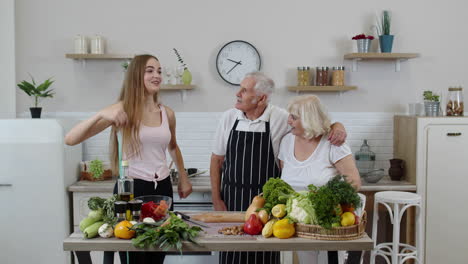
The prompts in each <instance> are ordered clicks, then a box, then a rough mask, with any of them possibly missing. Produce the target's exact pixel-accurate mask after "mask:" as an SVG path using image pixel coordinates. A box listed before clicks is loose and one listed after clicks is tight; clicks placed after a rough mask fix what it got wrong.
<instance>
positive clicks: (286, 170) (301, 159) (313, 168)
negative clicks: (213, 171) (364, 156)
mask: <svg viewBox="0 0 468 264" xmlns="http://www.w3.org/2000/svg"><path fill="white" fill-rule="evenodd" d="M288 112H289V118H288V124H289V125H290V126H291V132H290V133H288V134H286V135H285V136H284V137H283V139H282V141H281V145H280V150H279V155H278V158H279V159H280V167H281V168H282V173H281V178H282V179H283V180H284V181H286V182H287V183H289V184H290V185H291V186H292V187H293V188H294V190H296V191H302V190H307V186H308V185H309V184H313V185H315V186H317V187H320V186H322V185H325V184H326V183H327V182H328V181H329V180H330V179H331V178H332V177H333V176H335V175H337V174H342V175H346V176H347V177H346V180H347V181H348V182H350V183H351V184H352V185H353V186H354V188H356V189H359V187H360V186H361V180H360V176H359V172H358V170H357V168H356V164H355V162H354V159H353V156H352V152H351V149H350V148H349V147H348V145H346V143H345V144H343V145H341V146H335V145H332V144H330V142H329V141H328V140H327V138H328V133H329V132H330V119H329V118H328V116H327V114H326V112H325V110H324V108H323V106H322V104H321V103H320V100H319V99H318V97H317V96H314V95H307V96H299V97H296V98H294V99H293V100H292V101H291V103H290V104H289V105H288ZM317 255H318V252H316V251H309V252H298V256H299V259H300V263H317Z"/></svg>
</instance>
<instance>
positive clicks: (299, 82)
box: [297, 67, 303, 86]
mask: <svg viewBox="0 0 468 264" xmlns="http://www.w3.org/2000/svg"><path fill="white" fill-rule="evenodd" d="M302 75H303V70H302V67H297V85H298V86H302Z"/></svg>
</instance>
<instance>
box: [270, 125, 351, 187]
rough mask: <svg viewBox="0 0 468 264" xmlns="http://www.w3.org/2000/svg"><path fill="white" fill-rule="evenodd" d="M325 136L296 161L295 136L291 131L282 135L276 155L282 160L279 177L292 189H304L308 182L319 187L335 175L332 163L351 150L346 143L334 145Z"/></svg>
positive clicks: (348, 153) (349, 153) (335, 171)
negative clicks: (302, 157)
mask: <svg viewBox="0 0 468 264" xmlns="http://www.w3.org/2000/svg"><path fill="white" fill-rule="evenodd" d="M327 138H328V137H327V135H323V136H322V138H321V139H320V142H319V144H318V145H317V148H316V149H315V150H314V152H312V154H311V155H310V156H309V157H308V158H307V159H306V160H304V161H298V160H297V159H296V157H295V156H294V139H295V136H294V135H293V134H291V133H289V134H287V135H286V136H284V138H283V140H282V141H281V146H280V152H279V156H278V158H279V159H280V160H281V161H283V170H282V172H281V179H283V180H284V181H285V182H287V183H289V185H291V187H293V189H294V190H296V191H304V190H307V186H308V185H309V184H313V185H315V186H316V187H320V186H322V185H325V184H326V183H327V182H328V181H329V180H330V179H331V178H333V176H335V175H337V174H338V171H337V170H336V168H335V166H334V164H335V163H336V162H338V161H339V160H341V159H342V158H344V157H346V156H348V155H351V154H352V152H351V149H350V148H349V146H348V145H346V144H343V145H341V146H339V147H338V146H334V145H332V144H330V141H328V139H327Z"/></svg>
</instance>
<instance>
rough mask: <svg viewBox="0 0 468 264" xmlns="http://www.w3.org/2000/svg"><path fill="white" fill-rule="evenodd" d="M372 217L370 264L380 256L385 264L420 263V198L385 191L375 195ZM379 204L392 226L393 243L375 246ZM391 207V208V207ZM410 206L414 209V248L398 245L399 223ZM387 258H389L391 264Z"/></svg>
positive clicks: (418, 196)
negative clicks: (372, 247)
mask: <svg viewBox="0 0 468 264" xmlns="http://www.w3.org/2000/svg"><path fill="white" fill-rule="evenodd" d="M374 197H375V201H374V217H373V220H372V240H373V241H374V249H373V250H372V252H371V264H375V258H376V256H382V257H383V258H384V259H385V260H386V261H387V263H392V264H402V263H404V262H405V261H407V260H409V259H415V260H416V261H417V263H421V253H422V252H421V246H422V245H421V241H422V232H421V227H422V222H421V221H422V219H421V212H420V211H421V201H422V199H421V196H420V195H418V194H415V193H410V192H395V191H385V192H378V193H376V194H375V196H374ZM379 204H382V205H384V206H385V207H386V208H387V210H388V212H389V214H390V218H391V222H392V224H393V241H392V242H387V243H380V244H378V245H376V244H377V233H378V231H377V222H378V221H379V214H378V208H379ZM391 205H393V208H392V206H391ZM411 206H415V207H416V246H412V245H408V244H405V243H400V222H401V217H402V216H403V213H404V212H405V211H406V209H408V208H409V207H411ZM388 257H391V260H392V261H391V262H390V259H389V258H388Z"/></svg>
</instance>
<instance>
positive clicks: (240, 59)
mask: <svg viewBox="0 0 468 264" xmlns="http://www.w3.org/2000/svg"><path fill="white" fill-rule="evenodd" d="M261 65H262V61H261V59H260V54H259V53H258V51H257V49H256V48H255V47H254V46H253V45H252V44H250V43H248V42H246V41H243V40H234V41H231V42H229V43H227V44H225V45H224V46H223V47H222V48H221V49H220V50H219V52H218V56H216V69H217V70H218V73H219V76H221V78H222V79H223V80H224V81H226V82H227V83H229V84H232V85H239V84H240V83H241V81H242V79H244V76H245V75H246V74H247V73H249V72H253V71H259V70H260V67H261Z"/></svg>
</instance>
